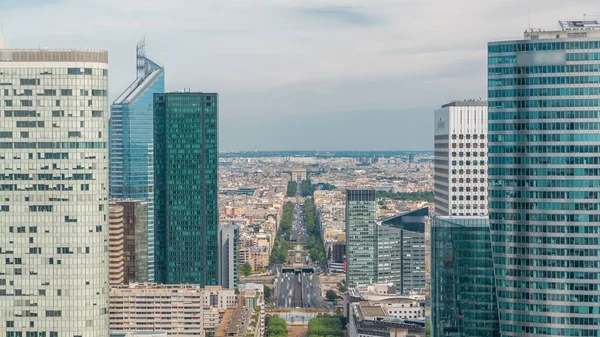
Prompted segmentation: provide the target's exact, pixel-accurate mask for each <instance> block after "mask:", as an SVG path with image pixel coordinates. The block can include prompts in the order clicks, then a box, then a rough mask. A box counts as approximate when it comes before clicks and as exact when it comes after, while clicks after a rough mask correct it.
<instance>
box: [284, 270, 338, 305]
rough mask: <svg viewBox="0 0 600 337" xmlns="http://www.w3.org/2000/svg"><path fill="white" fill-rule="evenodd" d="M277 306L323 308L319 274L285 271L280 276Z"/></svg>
mask: <svg viewBox="0 0 600 337" xmlns="http://www.w3.org/2000/svg"><path fill="white" fill-rule="evenodd" d="M279 280H280V284H279V291H278V292H279V294H278V296H277V306H278V307H280V308H322V307H324V306H325V307H326V304H324V302H323V301H322V299H321V289H320V285H319V276H318V275H317V274H313V273H301V274H294V273H285V274H282V275H281V277H280V278H279Z"/></svg>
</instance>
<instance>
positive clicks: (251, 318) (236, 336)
mask: <svg viewBox="0 0 600 337" xmlns="http://www.w3.org/2000/svg"><path fill="white" fill-rule="evenodd" d="M231 310H232V309H229V310H228V311H227V312H226V313H225V315H224V317H223V320H222V321H221V324H219V327H218V328H217V331H216V333H215V337H262V336H263V335H264V330H265V323H264V318H265V314H264V308H263V307H256V308H250V307H243V306H238V307H237V308H236V309H234V310H233V312H232V311H231Z"/></svg>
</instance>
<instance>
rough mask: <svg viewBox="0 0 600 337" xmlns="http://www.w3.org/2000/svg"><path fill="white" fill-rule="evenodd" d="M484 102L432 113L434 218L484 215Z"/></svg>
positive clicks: (450, 106)
mask: <svg viewBox="0 0 600 337" xmlns="http://www.w3.org/2000/svg"><path fill="white" fill-rule="evenodd" d="M487 111H488V109H487V102H486V101H483V100H468V101H457V102H452V103H448V104H444V105H443V106H442V108H441V109H438V110H436V111H435V127H434V128H435V188H434V192H435V215H440V216H487V215H488V207H487V184H488V183H487V165H488V164H487V130H488V114H487Z"/></svg>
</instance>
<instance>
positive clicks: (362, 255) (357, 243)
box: [346, 190, 377, 287]
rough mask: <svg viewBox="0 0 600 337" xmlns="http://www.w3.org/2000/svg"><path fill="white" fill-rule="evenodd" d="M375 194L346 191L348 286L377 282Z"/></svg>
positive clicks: (366, 191)
mask: <svg viewBox="0 0 600 337" xmlns="http://www.w3.org/2000/svg"><path fill="white" fill-rule="evenodd" d="M376 217H377V214H376V209H375V190H347V191H346V284H348V286H349V287H354V286H356V285H360V284H370V283H374V282H376V281H377V238H376V236H377V223H376V222H375V220H376Z"/></svg>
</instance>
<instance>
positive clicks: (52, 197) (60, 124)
mask: <svg viewBox="0 0 600 337" xmlns="http://www.w3.org/2000/svg"><path fill="white" fill-rule="evenodd" d="M0 88H1V89H0V256H1V258H0V333H1V335H2V336H3V337H33V336H35V337H78V336H86V337H106V336H108V334H109V331H108V327H109V326H108V290H109V289H108V270H109V269H108V239H109V236H108V146H107V142H108V114H109V109H108V98H107V90H108V52H106V51H101V50H52V49H34V50H18V49H0Z"/></svg>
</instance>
